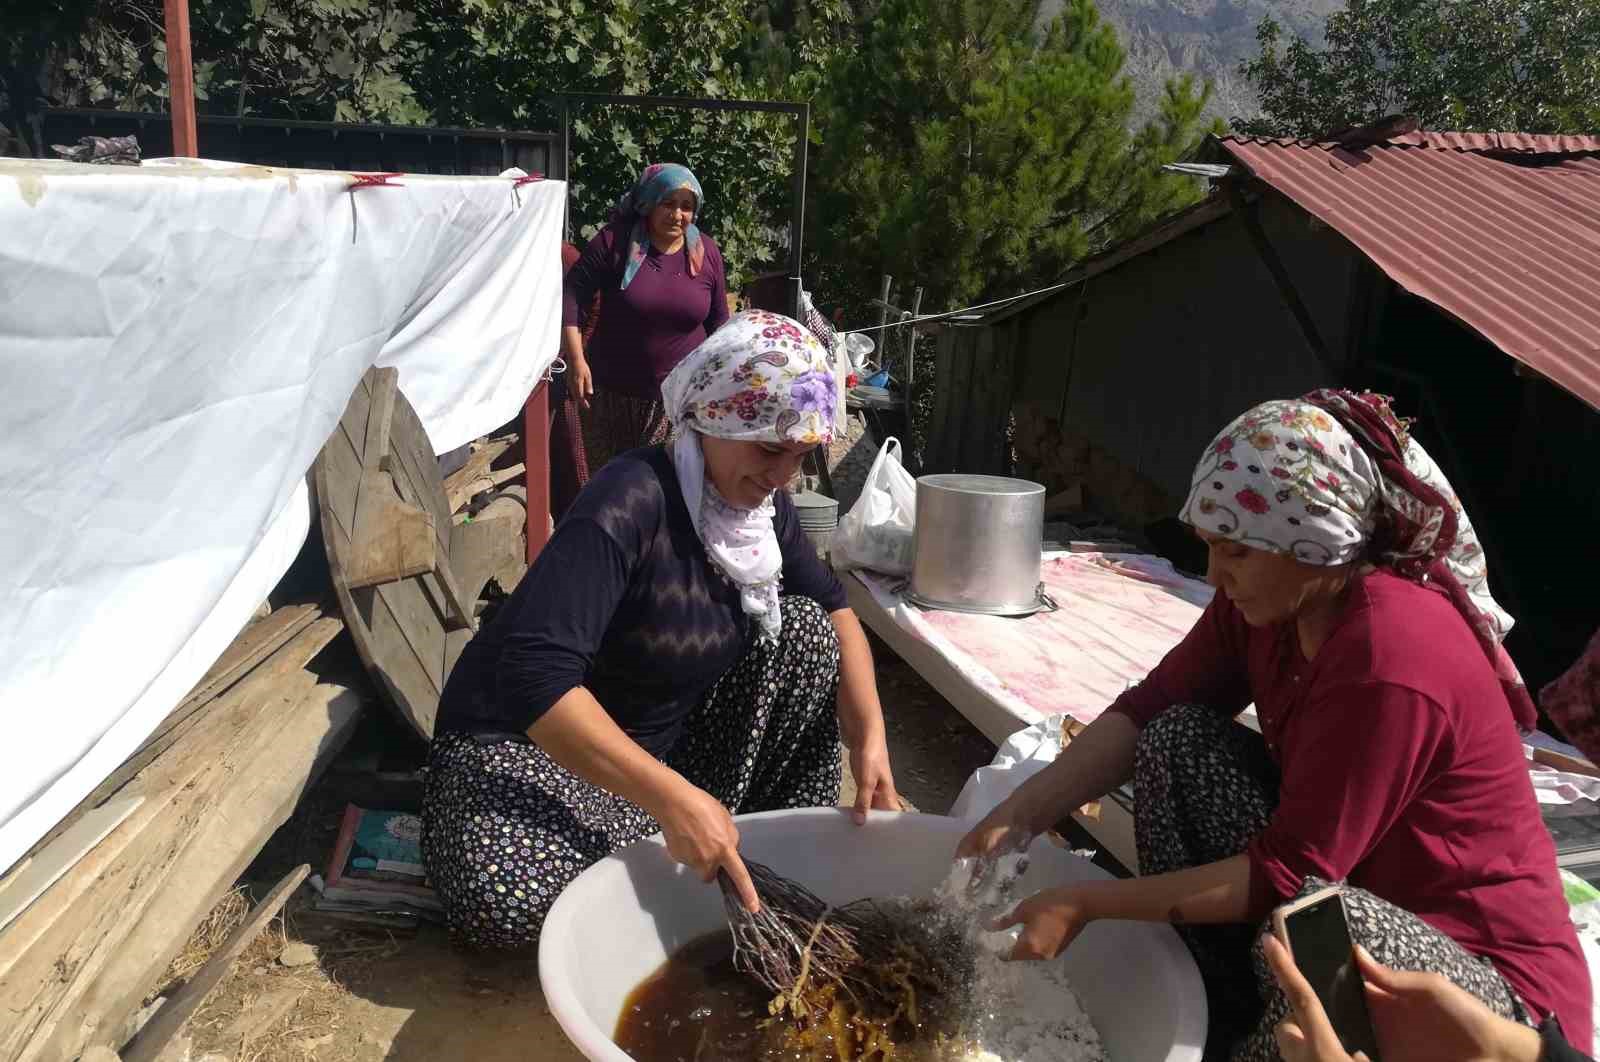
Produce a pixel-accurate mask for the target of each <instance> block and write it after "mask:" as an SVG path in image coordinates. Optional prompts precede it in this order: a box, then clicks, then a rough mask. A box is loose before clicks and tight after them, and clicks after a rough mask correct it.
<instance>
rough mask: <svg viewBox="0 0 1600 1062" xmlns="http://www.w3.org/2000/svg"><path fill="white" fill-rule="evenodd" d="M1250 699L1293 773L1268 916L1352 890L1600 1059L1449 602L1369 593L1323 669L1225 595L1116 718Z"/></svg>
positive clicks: (1506, 739)
mask: <svg viewBox="0 0 1600 1062" xmlns="http://www.w3.org/2000/svg"><path fill="white" fill-rule="evenodd" d="M1251 701H1254V702H1255V706H1256V712H1257V714H1258V715H1259V716H1260V719H1261V731H1262V735H1263V737H1265V739H1266V743H1267V749H1268V752H1269V753H1270V754H1271V756H1272V758H1273V760H1274V761H1275V762H1276V763H1277V765H1278V767H1279V768H1280V770H1281V771H1282V788H1281V792H1280V801H1279V805H1278V810H1277V811H1276V812H1275V813H1274V815H1273V817H1272V820H1271V822H1270V823H1269V824H1268V826H1267V828H1266V829H1265V830H1264V831H1263V832H1262V833H1261V834H1260V835H1259V836H1258V837H1257V838H1256V839H1255V841H1254V842H1253V843H1252V844H1251V845H1250V848H1249V852H1248V855H1249V858H1250V887H1251V894H1252V900H1253V904H1252V906H1253V907H1254V909H1255V910H1257V911H1263V910H1266V909H1268V908H1269V907H1271V906H1273V905H1275V904H1277V903H1279V902H1282V901H1284V900H1287V899H1288V898H1290V897H1291V896H1293V895H1294V894H1295V893H1296V892H1297V891H1299V889H1300V886H1301V884H1302V883H1303V882H1304V879H1305V878H1306V877H1307V876H1308V875H1313V874H1314V875H1317V876H1318V877H1322V878H1326V879H1328V880H1330V881H1340V880H1348V881H1349V883H1350V884H1352V885H1355V886H1358V887H1360V888H1363V889H1366V890H1368V891H1369V892H1372V893H1374V894H1375V895H1377V896H1379V897H1382V898H1383V899H1385V900H1388V901H1389V902H1390V903H1393V904H1395V905H1396V906H1398V907H1402V908H1404V909H1405V910H1407V911H1411V912H1412V913H1414V914H1416V915H1417V916H1418V917H1420V918H1421V919H1422V920H1423V921H1425V922H1427V923H1428V924H1429V925H1431V926H1433V927H1434V928H1436V929H1438V930H1440V931H1441V932H1443V933H1445V934H1447V935H1449V936H1450V937H1451V938H1452V939H1454V940H1455V941H1456V942H1457V943H1459V944H1461V946H1462V947H1464V948H1466V949H1467V950H1468V951H1470V952H1472V953H1473V954H1475V955H1481V956H1483V957H1485V958H1487V959H1489V961H1491V962H1492V963H1494V965H1495V968H1496V969H1497V970H1499V971H1500V973H1501V974H1502V975H1503V976H1504V977H1505V979H1506V981H1507V982H1509V983H1510V984H1511V986H1512V987H1513V988H1514V989H1516V991H1517V993H1518V994H1519V995H1520V996H1521V997H1522V999H1523V1001H1524V1002H1525V1003H1527V1004H1528V1006H1529V1007H1530V1008H1531V1009H1533V1010H1534V1011H1535V1012H1536V1016H1537V1017H1539V1018H1544V1017H1547V1016H1548V1015H1550V1014H1552V1013H1554V1014H1556V1015H1557V1016H1559V1017H1560V1019H1561V1024H1562V1026H1563V1027H1564V1028H1565V1030H1566V1031H1567V1033H1568V1035H1569V1038H1570V1039H1571V1041H1572V1043H1573V1045H1574V1046H1576V1047H1578V1048H1580V1049H1581V1050H1583V1051H1586V1052H1587V1051H1588V1050H1589V1048H1590V1038H1591V1024H1590V1022H1591V1015H1590V1010H1591V1007H1592V996H1591V993H1590V987H1589V969H1588V966H1587V964H1586V963H1585V961H1584V958H1583V952H1582V950H1581V949H1580V947H1579V945H1578V939H1577V934H1576V932H1575V931H1574V930H1573V927H1572V922H1571V919H1570V916H1569V915H1568V913H1567V903H1566V900H1565V897H1564V896H1563V893H1562V888H1561V882H1560V878H1559V876H1558V874H1557V871H1556V854H1555V846H1554V843H1553V842H1552V841H1551V839H1550V834H1549V832H1548V831H1547V830H1546V829H1545V826H1544V823H1543V821H1542V820H1541V819H1540V817H1539V808H1538V804H1537V802H1536V800H1535V798H1534V795H1533V787H1532V785H1531V784H1530V783H1529V780H1528V766H1527V761H1526V759H1525V758H1524V755H1523V751H1522V742H1521V738H1520V737H1519V735H1518V734H1517V730H1516V725H1515V723H1514V722H1513V720H1512V717H1511V710H1510V707H1509V706H1508V705H1507V703H1506V699H1505V695H1504V694H1503V693H1502V692H1501V689H1500V685H1499V682H1498V681H1497V680H1496V678H1495V675H1494V671H1493V669H1492V668H1491V667H1490V665H1489V662H1488V661H1487V660H1486V659H1485V657H1484V655H1483V650H1482V649H1481V648H1480V647H1479V645H1478V642H1477V640H1476V639H1475V638H1474V637H1473V635H1472V632H1471V631H1470V630H1469V629H1468V627H1467V625H1466V622H1465V621H1464V620H1463V619H1462V618H1461V616H1460V614H1459V613H1457V612H1456V610H1455V608H1454V607H1453V606H1452V605H1451V604H1450V602H1449V601H1448V600H1446V599H1445V597H1444V596H1443V595H1442V594H1439V593H1436V592H1434V591H1432V590H1430V589H1427V588H1425V587H1423V586H1419V585H1417V584H1415V583H1411V582H1408V581H1406V580H1404V579H1401V578H1398V577H1396V576H1394V575H1390V574H1387V573H1382V572H1379V573H1374V574H1371V575H1368V576H1365V577H1364V578H1361V579H1359V580H1358V581H1357V583H1356V585H1355V586H1354V587H1353V588H1352V591H1351V593H1350V596H1349V599H1348V601H1347V603H1346V605H1345V606H1344V608H1343V610H1342V611H1341V613H1340V616H1339V618H1338V620H1337V622H1336V625H1335V627H1334V629H1333V632H1332V634H1331V635H1330V636H1329V638H1328V641H1327V643H1326V644H1325V645H1324V646H1323V647H1322V649H1321V650H1320V651H1319V652H1318V653H1317V655H1316V658H1315V659H1313V660H1310V661H1308V660H1306V659H1305V656H1304V654H1303V653H1302V652H1301V650H1300V642H1299V638H1298V637H1297V635H1296V633H1295V627H1294V624H1293V623H1284V624H1279V625H1276V626H1273V627H1265V628H1259V629H1258V628H1253V627H1251V626H1250V625H1249V624H1248V623H1246V622H1245V620H1244V617H1243V615H1242V614H1241V613H1240V612H1239V611H1238V609H1236V608H1234V606H1233V604H1232V603H1231V602H1230V601H1229V600H1228V598H1227V595H1225V594H1222V593H1219V594H1217V596H1216V598H1215V599H1214V600H1213V602H1212V604H1211V606H1210V607H1209V608H1207V609H1206V611H1205V613H1204V614H1203V615H1202V616H1201V617H1200V620H1199V622H1197V623H1196V624H1195V627H1194V629H1193V630H1192V631H1190V632H1189V634H1188V636H1187V637H1185V638H1184V640H1183V641H1182V642H1181V643H1179V645H1178V646H1177V647H1176V648H1174V649H1173V650H1172V652H1170V653H1168V654H1167V657H1166V659H1164V660H1163V661H1162V662H1161V663H1160V664H1159V665H1158V666H1157V667H1156V669H1155V670H1154V671H1152V672H1151V673H1150V676H1149V677H1148V678H1147V679H1146V680H1145V681H1144V682H1143V683H1141V684H1140V685H1138V686H1136V687H1134V688H1133V689H1131V690H1129V691H1128V692H1127V693H1125V694H1123V696H1122V697H1120V698H1119V699H1118V700H1117V702H1116V704H1114V705H1113V706H1112V709H1111V710H1112V711H1116V712H1120V713H1122V714H1123V715H1126V716H1128V717H1129V718H1130V719H1132V720H1133V721H1134V723H1135V724H1137V725H1139V726H1140V727H1143V726H1144V725H1145V724H1146V723H1148V722H1149V721H1150V720H1152V719H1154V718H1155V717H1156V716H1157V715H1159V714H1160V713H1161V712H1163V711H1165V710H1166V709H1167V708H1168V707H1170V706H1172V705H1175V704H1204V705H1208V706H1210V707H1212V708H1214V709H1216V710H1217V711H1218V712H1221V713H1223V714H1225V715H1228V716H1234V715H1237V714H1238V713H1239V712H1240V711H1242V710H1243V709H1244V708H1245V707H1246V706H1247V705H1248V704H1249V703H1250V702H1251Z"/></svg>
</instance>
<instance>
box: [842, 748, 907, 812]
mask: <svg viewBox="0 0 1600 1062" xmlns="http://www.w3.org/2000/svg"><path fill="white" fill-rule="evenodd" d="M850 776H851V777H852V778H854V779H855V780H856V806H855V820H856V825H857V826H860V825H862V824H863V823H865V822H866V821H867V811H868V810H869V809H873V808H875V809H877V810H878V811H903V810H905V805H904V804H903V803H901V802H900V794H899V793H898V792H897V791H896V790H895V787H894V774H893V772H891V771H890V770H889V746H888V743H887V742H886V741H885V740H884V737H883V732H882V730H879V731H878V732H877V733H876V734H874V735H873V736H871V737H869V738H867V739H866V740H865V741H863V742H861V743H860V744H859V745H852V746H851V747H850Z"/></svg>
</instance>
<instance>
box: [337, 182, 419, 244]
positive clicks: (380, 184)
mask: <svg viewBox="0 0 1600 1062" xmlns="http://www.w3.org/2000/svg"><path fill="white" fill-rule="evenodd" d="M404 176H405V174H403V173H352V174H351V175H350V186H349V187H348V188H346V189H345V191H347V192H349V193H350V242H351V243H355V242H356V189H357V188H402V187H404V185H398V184H390V183H389V182H390V181H391V180H393V179H394V178H396V177H404Z"/></svg>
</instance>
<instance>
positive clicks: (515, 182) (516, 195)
mask: <svg viewBox="0 0 1600 1062" xmlns="http://www.w3.org/2000/svg"><path fill="white" fill-rule="evenodd" d="M542 180H544V174H542V173H537V172H536V173H525V174H523V175H522V176H521V177H513V178H511V198H512V199H513V200H515V201H516V204H517V209H518V210H521V209H522V193H521V192H519V191H517V189H519V188H521V187H522V186H523V185H525V184H532V183H534V182H535V181H542Z"/></svg>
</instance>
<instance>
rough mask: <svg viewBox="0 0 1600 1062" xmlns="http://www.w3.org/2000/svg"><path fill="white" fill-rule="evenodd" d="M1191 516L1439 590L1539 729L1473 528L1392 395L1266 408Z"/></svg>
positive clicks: (1299, 555) (1221, 461) (1312, 560)
mask: <svg viewBox="0 0 1600 1062" xmlns="http://www.w3.org/2000/svg"><path fill="white" fill-rule="evenodd" d="M1181 517H1182V519H1183V520H1184V521H1185V522H1186V523H1188V524H1190V525H1192V526H1194V527H1197V528H1200V529H1202V530H1205V531H1208V532H1210V533H1212V534H1215V535H1221V536H1223V537H1225V538H1229V539H1233V540H1234V541H1237V542H1240V543H1243V544H1244V545H1247V546H1251V547H1253V548H1256V549H1263V550H1267V551H1269V552H1274V553H1284V554H1288V555H1289V556H1292V557H1294V558H1295V559H1296V560H1298V561H1300V562H1301V563H1303V564H1311V565H1318V566H1333V565H1340V564H1349V563H1353V562H1355V561H1357V560H1360V559H1363V558H1366V559H1370V560H1371V561H1373V562H1374V563H1377V564H1382V565H1384V566H1386V567H1388V568H1391V569H1393V570H1394V571H1395V572H1397V573H1398V574H1400V575H1402V576H1404V577H1406V578H1408V579H1414V580H1416V581H1418V582H1421V583H1425V584H1427V585H1429V586H1432V587H1434V588H1435V589H1437V590H1439V591H1440V592H1441V593H1443V594H1445V596H1447V597H1448V598H1450V600H1451V602H1452V603H1453V604H1454V605H1455V606H1456V608H1457V610H1458V611H1459V612H1460V613H1461V615H1462V617H1463V618H1464V619H1466V621H1467V623H1468V625H1469V626H1470V627H1471V628H1472V630H1473V633H1474V634H1476V635H1477V637H1478V640H1479V642H1480V643H1481V644H1482V646H1483V650H1484V653H1485V655H1487V656H1488V658H1489V660H1490V661H1491V663H1493V664H1494V668H1495V673H1496V675H1497V676H1498V677H1499V678H1500V681H1501V685H1502V686H1503V687H1504V689H1505V692H1506V698H1507V700H1508V701H1509V702H1510V705H1511V709H1512V712H1513V714H1514V715H1515V716H1516V718H1517V722H1518V724H1519V725H1521V726H1522V727H1523V728H1524V729H1530V730H1531V729H1532V728H1533V727H1534V726H1535V725H1536V723H1537V721H1538V712H1537V710H1536V709H1535V708H1534V706H1533V699H1532V698H1531V697H1530V696H1529V695H1528V690H1527V687H1526V686H1524V685H1523V682H1522V677H1521V675H1519V674H1518V672H1517V669H1516V665H1515V664H1513V663H1512V661H1511V658H1510V656H1508V655H1507V654H1506V651H1505V649H1504V647H1503V646H1502V645H1501V644H1500V642H1501V640H1502V639H1503V638H1504V637H1505V635H1506V633H1507V632H1508V631H1509V630H1510V629H1511V624H1512V619H1511V616H1510V615H1509V614H1508V613H1507V612H1506V611H1505V610H1504V609H1502V608H1501V607H1500V606H1499V604H1498V603H1496V601H1495V600H1494V598H1493V597H1492V596H1491V595H1490V593H1489V569H1488V564H1487V561H1486V560H1485V558H1484V555H1483V548H1482V547H1481V546H1480V545H1479V544H1478V538H1477V535H1476V534H1475V533H1474V532H1473V530H1472V524H1471V522H1470V521H1469V520H1468V519H1467V514H1466V512H1465V511H1463V509H1462V508H1461V502H1460V500H1459V499H1458V498H1457V497H1456V494H1455V491H1453V490H1452V489H1451V488H1450V483H1449V481H1448V480H1446V479H1445V477H1444V474H1443V473H1442V472H1440V471H1439V469H1438V466H1436V465H1435V464H1434V463H1433V460H1432V458H1430V457H1429V456H1428V454H1427V451H1425V450H1424V449H1423V448H1422V446H1421V445H1420V444H1418V443H1417V441H1416V440H1415V439H1413V438H1411V435H1410V431H1409V430H1408V425H1407V424H1406V423H1405V422H1403V421H1401V420H1400V419H1399V418H1398V417H1396V416H1395V415H1394V411H1393V410H1392V409H1391V406H1390V400H1389V399H1387V398H1385V397H1384V396H1382V395H1374V394H1369V393H1361V394H1357V393H1355V392H1352V391H1335V390H1323V391H1313V392H1311V393H1310V394H1308V395H1306V396H1305V397H1303V398H1299V399H1289V400H1280V401H1273V402H1264V403H1262V404H1261V405H1259V406H1256V407H1255V408H1254V409H1252V410H1250V411H1249V412H1247V413H1245V414H1244V415H1243V416H1241V417H1239V418H1238V419H1237V420H1235V421H1234V422H1233V423H1232V424H1230V425H1228V427H1227V428H1225V429H1223V431H1222V434H1220V435H1218V436H1217V438H1216V440H1215V441H1213V442H1212V444H1211V446H1210V447H1209V448H1208V449H1207V450H1206V453H1205V455H1204V456H1203V457H1202V458H1201V460H1200V464H1199V466H1198V467H1197V468H1196V470H1195V476H1194V480H1193V483H1192V486H1191V488H1190V491H1189V499H1188V501H1187V502H1186V503H1185V504H1184V507H1183V511H1182V513H1181Z"/></svg>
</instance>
